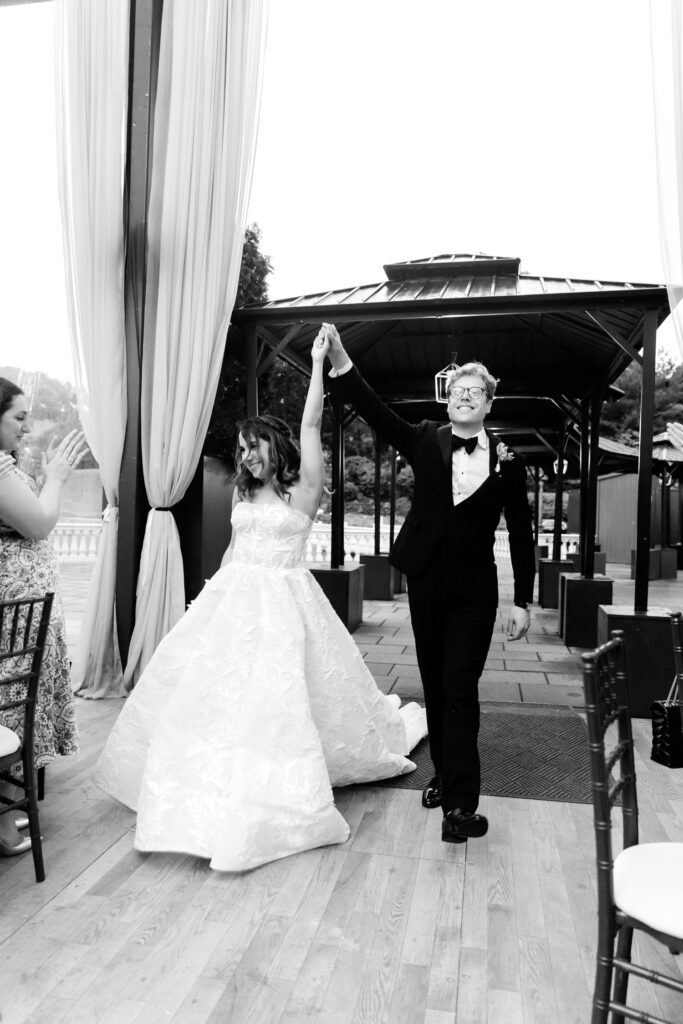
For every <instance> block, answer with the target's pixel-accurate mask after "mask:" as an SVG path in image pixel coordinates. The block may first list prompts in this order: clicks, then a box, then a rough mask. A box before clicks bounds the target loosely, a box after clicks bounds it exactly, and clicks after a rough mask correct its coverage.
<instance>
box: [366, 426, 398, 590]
mask: <svg viewBox="0 0 683 1024" xmlns="http://www.w3.org/2000/svg"><path fill="white" fill-rule="evenodd" d="M372 436H373V440H374V442H375V553H374V555H363V554H362V555H361V556H360V558H359V561H360V564H361V565H362V566H363V569H364V572H365V577H364V580H363V596H364V597H365V598H367V600H369V601H390V600H391V599H392V597H393V596H394V591H395V589H397V588H396V587H395V582H396V570H395V569H394V567H393V566H392V565H391V563H390V562H389V555H388V554H387V553H386V552H385V553H384V554H382V550H381V548H382V544H381V514H382V501H381V494H382V491H381V484H382V440H381V438H380V436H379V434H376V433H375V432H374V431H373V435H372ZM389 452H390V454H391V453H393V452H394V449H393V448H390V449H389ZM394 461H395V454H394Z"/></svg>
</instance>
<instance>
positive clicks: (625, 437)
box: [600, 357, 683, 447]
mask: <svg viewBox="0 0 683 1024" xmlns="http://www.w3.org/2000/svg"><path fill="white" fill-rule="evenodd" d="M616 386H617V387H618V388H621V390H622V391H623V392H624V397H623V398H620V399H619V400H618V401H616V402H607V403H605V405H604V406H603V410H602V417H601V421H600V431H601V433H602V434H603V436H605V437H609V438H613V439H614V440H616V441H621V442H622V444H628V445H632V446H633V447H637V445H638V441H639V436H640V395H641V390H642V371H641V368H640V366H639V365H638V364H637V363H631V364H630V365H629V366H628V367H627V368H626V370H625V371H624V373H622V375H621V377H619V379H618V380H617V381H616ZM654 400H655V401H654V404H655V415H654V433H655V434H658V433H661V432H662V431H663V430H664V429H665V428H666V424H667V423H669V422H671V421H672V420H683V366H680V365H679V366H676V365H674V363H673V362H672V360H671V359H670V358H669V357H663V358H659V359H658V360H657V367H656V371H655V396H654Z"/></svg>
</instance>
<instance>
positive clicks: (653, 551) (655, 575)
mask: <svg viewBox="0 0 683 1024" xmlns="http://www.w3.org/2000/svg"><path fill="white" fill-rule="evenodd" d="M661 575H662V549H661V548H650V560H649V563H648V572H647V578H648V579H649V580H658V579H661ZM635 578H636V553H635V551H631V579H632V580H634V579H635Z"/></svg>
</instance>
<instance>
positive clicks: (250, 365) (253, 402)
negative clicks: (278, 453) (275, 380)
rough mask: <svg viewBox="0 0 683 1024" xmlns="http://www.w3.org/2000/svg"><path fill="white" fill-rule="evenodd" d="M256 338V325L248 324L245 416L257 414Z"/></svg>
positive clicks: (246, 333) (245, 342)
mask: <svg viewBox="0 0 683 1024" xmlns="http://www.w3.org/2000/svg"><path fill="white" fill-rule="evenodd" d="M257 348H258V338H257V336H256V325H255V324H248V326H247V329H246V331H245V339H244V353H245V355H244V361H245V370H246V378H247V379H246V391H247V394H246V399H247V416H258V375H257V373H256V358H257Z"/></svg>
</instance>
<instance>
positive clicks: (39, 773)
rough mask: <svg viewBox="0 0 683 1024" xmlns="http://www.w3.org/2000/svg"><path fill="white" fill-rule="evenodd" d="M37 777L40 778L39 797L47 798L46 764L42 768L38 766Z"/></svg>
mask: <svg viewBox="0 0 683 1024" xmlns="http://www.w3.org/2000/svg"><path fill="white" fill-rule="evenodd" d="M36 777H37V779H38V799H39V800H44V799H45V765H43V767H42V768H38V769H37V771H36Z"/></svg>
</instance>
